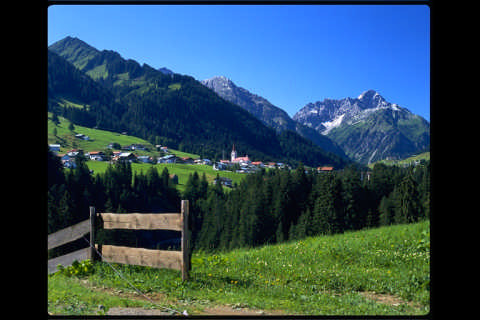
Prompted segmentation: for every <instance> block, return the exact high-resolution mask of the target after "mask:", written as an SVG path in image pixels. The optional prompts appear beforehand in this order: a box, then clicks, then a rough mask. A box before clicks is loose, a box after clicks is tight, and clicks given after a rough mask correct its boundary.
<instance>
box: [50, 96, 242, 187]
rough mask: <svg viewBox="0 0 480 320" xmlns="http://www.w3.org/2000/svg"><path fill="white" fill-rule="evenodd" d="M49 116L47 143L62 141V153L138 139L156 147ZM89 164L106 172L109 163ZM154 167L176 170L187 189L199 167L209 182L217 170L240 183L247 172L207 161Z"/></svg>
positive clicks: (137, 165)
mask: <svg viewBox="0 0 480 320" xmlns="http://www.w3.org/2000/svg"><path fill="white" fill-rule="evenodd" d="M70 103H71V102H70ZM48 116H49V120H48V143H49V144H51V143H59V144H60V145H61V146H62V147H61V149H60V153H66V152H68V151H69V150H71V149H72V148H79V149H83V151H84V152H89V151H101V150H105V148H106V146H107V145H108V144H109V143H111V142H117V143H119V144H120V145H122V146H125V145H130V144H133V143H138V144H143V145H145V146H146V147H148V148H149V149H150V150H155V147H154V146H153V145H152V144H150V143H149V142H147V141H145V140H143V139H140V138H137V137H133V136H129V135H122V134H119V133H116V132H110V131H105V130H98V129H91V128H87V127H82V126H75V130H74V132H75V133H72V132H70V131H69V130H68V125H69V124H70V122H69V121H68V120H67V119H65V118H62V117H59V119H60V124H59V125H58V126H55V125H54V124H53V122H52V121H51V120H50V118H51V116H52V115H51V113H49V114H48ZM55 127H56V129H57V136H56V137H55V136H54V135H53V128H55ZM76 133H82V134H84V135H87V136H89V137H90V139H91V140H89V141H84V140H80V139H75V134H76ZM171 152H172V153H174V154H175V155H177V156H179V157H191V158H193V159H196V158H199V155H197V154H191V153H186V152H182V151H178V150H171ZM135 153H136V154H139V155H149V156H155V157H157V156H158V155H159V152H158V151H148V152H147V151H138V152H135ZM87 165H88V167H89V168H90V169H91V170H93V171H94V173H101V172H104V171H105V170H106V169H107V167H108V163H107V162H102V161H87ZM150 166H152V164H144V163H134V164H133V165H132V170H133V171H134V172H139V171H143V172H144V173H145V172H147V170H148V168H149V167H150ZM154 167H155V168H157V169H158V170H159V172H161V171H162V170H163V168H165V167H166V168H167V169H168V172H169V173H170V174H176V175H177V176H178V183H179V184H178V186H177V188H178V189H179V190H180V191H183V190H184V188H185V184H186V183H187V180H188V176H189V175H190V174H193V172H194V171H197V173H198V174H199V175H200V176H201V175H202V174H203V173H205V175H206V177H207V181H208V182H210V183H212V182H213V180H214V179H215V177H216V176H217V173H218V174H219V175H220V176H221V177H226V178H230V179H232V181H233V182H237V183H240V181H241V180H242V179H243V178H244V177H245V175H243V174H238V173H234V172H226V171H215V170H213V168H212V166H206V165H185V164H155V165H154Z"/></svg>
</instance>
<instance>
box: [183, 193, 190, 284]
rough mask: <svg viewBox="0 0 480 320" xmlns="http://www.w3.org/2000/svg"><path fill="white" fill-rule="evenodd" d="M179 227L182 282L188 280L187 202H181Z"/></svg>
mask: <svg viewBox="0 0 480 320" xmlns="http://www.w3.org/2000/svg"><path fill="white" fill-rule="evenodd" d="M181 211H182V212H181V225H182V281H186V280H188V273H189V270H190V253H189V249H190V232H189V227H188V215H189V211H190V209H189V202H188V200H182V202H181Z"/></svg>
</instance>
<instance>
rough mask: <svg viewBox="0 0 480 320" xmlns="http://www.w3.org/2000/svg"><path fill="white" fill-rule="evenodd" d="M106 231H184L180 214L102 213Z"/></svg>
mask: <svg viewBox="0 0 480 320" xmlns="http://www.w3.org/2000/svg"><path fill="white" fill-rule="evenodd" d="M100 215H101V217H102V220H103V228H104V229H134V230H175V231H182V224H181V218H180V213H120V214H118V213H101V214H100Z"/></svg>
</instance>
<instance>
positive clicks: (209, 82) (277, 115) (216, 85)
mask: <svg viewBox="0 0 480 320" xmlns="http://www.w3.org/2000/svg"><path fill="white" fill-rule="evenodd" d="M201 83H202V84H203V85H205V86H206V87H208V88H210V89H212V90H213V91H215V92H216V93H217V94H218V95H219V96H220V97H222V98H224V99H226V100H227V101H230V102H232V103H234V104H236V105H238V106H240V107H242V108H244V109H245V110H247V111H248V112H250V113H251V114H253V115H254V116H255V117H257V118H258V119H260V120H261V121H262V122H263V123H265V124H266V125H267V126H270V127H272V128H274V129H275V130H277V131H279V132H281V131H284V130H290V131H292V132H296V133H298V134H299V135H301V136H302V137H304V138H306V139H308V140H311V141H312V142H313V143H314V144H316V145H317V146H319V147H321V148H322V149H324V150H326V151H329V152H333V153H335V154H337V155H339V156H340V157H343V158H347V155H346V154H345V152H344V151H343V150H342V149H341V148H340V147H339V146H338V145H337V144H336V143H334V142H333V141H331V140H330V139H329V138H327V137H324V136H322V135H321V134H319V133H317V132H316V131H315V130H312V129H311V128H309V127H307V126H304V125H303V124H301V123H299V122H296V121H294V120H293V119H292V118H291V117H290V116H289V115H288V114H287V112H285V111H284V110H283V109H281V108H279V107H277V106H275V105H273V104H272V103H270V101H268V100H267V99H266V98H264V97H261V96H259V95H257V94H255V93H252V92H250V91H248V90H247V89H245V88H242V87H240V86H237V85H236V84H235V83H234V82H233V81H232V80H231V79H229V78H227V77H225V76H214V77H212V78H209V79H205V80H202V81H201Z"/></svg>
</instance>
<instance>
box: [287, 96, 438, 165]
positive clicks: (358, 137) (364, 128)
mask: <svg viewBox="0 0 480 320" xmlns="http://www.w3.org/2000/svg"><path fill="white" fill-rule="evenodd" d="M293 119H294V120H295V121H297V122H299V123H302V124H304V125H306V126H308V127H310V128H312V129H315V130H316V131H317V132H319V133H321V134H323V135H326V136H327V137H329V138H330V139H332V140H333V141H335V142H336V143H337V144H338V145H339V146H340V147H342V148H343V150H345V153H346V154H347V155H348V156H349V157H350V158H351V159H353V160H355V161H358V162H361V163H372V162H375V161H378V160H382V159H387V158H392V159H402V158H405V157H408V156H411V155H412V154H415V153H419V152H422V151H425V150H428V149H429V147H430V123H429V122H428V121H427V120H425V119H424V118H422V117H421V116H418V115H415V114H413V113H411V112H410V111H409V110H408V109H406V108H402V107H400V106H399V105H397V104H395V103H390V102H388V101H386V100H385V99H384V98H383V97H382V96H381V95H380V94H379V93H378V92H376V91H375V90H367V91H365V92H363V93H362V94H360V95H359V96H358V97H357V98H344V99H340V100H334V99H325V100H323V101H318V102H315V103H308V104H307V105H306V106H304V107H303V108H302V109H300V110H299V111H298V112H297V113H296V114H295V115H294V116H293Z"/></svg>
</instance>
